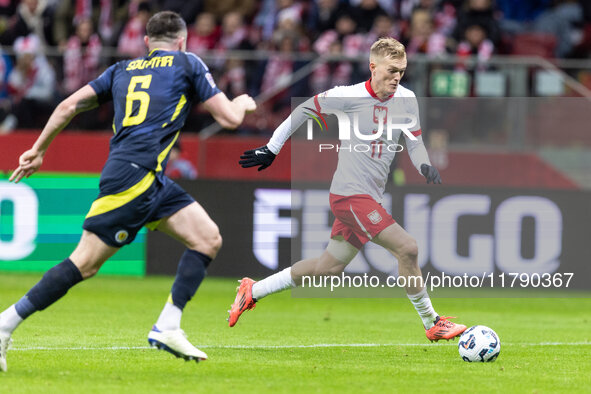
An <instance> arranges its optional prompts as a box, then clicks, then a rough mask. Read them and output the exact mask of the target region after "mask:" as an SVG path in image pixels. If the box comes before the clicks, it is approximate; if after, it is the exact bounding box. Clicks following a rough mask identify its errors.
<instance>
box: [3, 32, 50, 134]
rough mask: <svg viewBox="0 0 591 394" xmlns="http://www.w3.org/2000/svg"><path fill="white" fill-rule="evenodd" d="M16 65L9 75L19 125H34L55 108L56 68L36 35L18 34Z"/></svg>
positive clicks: (14, 109) (15, 46)
mask: <svg viewBox="0 0 591 394" xmlns="http://www.w3.org/2000/svg"><path fill="white" fill-rule="evenodd" d="M14 51H15V53H16V65H15V67H14V68H13V69H12V71H11V72H10V75H9V76H8V92H9V94H10V96H11V99H12V104H13V113H14V114H15V115H16V118H17V119H18V123H19V126H21V127H33V126H34V125H35V121H36V120H37V119H39V118H46V117H47V116H49V114H50V113H51V111H52V110H53V99H54V95H55V72H54V71H53V68H51V66H50V65H49V63H48V62H47V59H46V58H45V55H43V52H42V46H41V40H39V38H38V37H37V36H35V35H29V36H27V37H19V38H18V39H17V40H16V41H15V43H14Z"/></svg>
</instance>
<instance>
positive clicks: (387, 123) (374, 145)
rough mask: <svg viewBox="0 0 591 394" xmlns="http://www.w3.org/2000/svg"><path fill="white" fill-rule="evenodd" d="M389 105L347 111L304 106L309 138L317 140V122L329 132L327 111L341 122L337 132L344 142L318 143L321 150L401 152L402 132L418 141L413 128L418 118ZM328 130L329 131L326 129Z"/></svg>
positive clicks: (338, 122) (377, 153) (375, 152)
mask: <svg viewBox="0 0 591 394" xmlns="http://www.w3.org/2000/svg"><path fill="white" fill-rule="evenodd" d="M388 112H389V111H388V107H386V106H380V105H373V106H372V108H362V109H360V110H359V111H351V112H344V111H342V110H339V109H334V108H326V109H324V108H323V109H322V112H320V111H318V110H316V109H314V108H311V107H304V114H305V115H306V116H307V117H308V119H307V124H306V127H307V139H308V140H310V141H311V140H314V124H316V125H317V126H318V128H320V132H321V133H324V132H328V129H329V127H328V123H327V120H326V116H327V115H335V116H336V118H337V125H338V133H339V134H338V136H339V140H340V141H341V144H330V143H319V144H318V152H324V151H337V152H339V151H342V150H346V151H348V152H357V153H371V154H372V156H374V155H378V156H381V154H382V153H383V152H385V151H388V152H401V151H402V150H403V149H404V147H403V146H402V145H400V144H398V143H397V141H398V139H399V138H400V135H401V133H403V134H405V135H406V136H407V138H409V139H410V140H412V141H416V140H417V137H415V136H414V135H413V134H412V132H411V130H412V129H414V128H415V127H416V126H417V124H418V122H417V117H416V116H415V115H414V114H412V113H396V114H391V115H389V114H388ZM327 134H328V133H327Z"/></svg>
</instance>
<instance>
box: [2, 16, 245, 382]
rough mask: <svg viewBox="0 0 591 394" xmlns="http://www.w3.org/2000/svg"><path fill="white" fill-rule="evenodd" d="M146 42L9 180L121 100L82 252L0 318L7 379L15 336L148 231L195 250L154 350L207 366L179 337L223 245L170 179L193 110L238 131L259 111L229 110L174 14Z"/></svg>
mask: <svg viewBox="0 0 591 394" xmlns="http://www.w3.org/2000/svg"><path fill="white" fill-rule="evenodd" d="M146 31H147V36H146V37H145V38H144V40H145V42H146V46H147V47H148V49H149V54H148V56H146V57H143V58H138V59H135V60H127V61H121V62H118V63H116V64H114V65H113V66H111V67H109V68H108V69H107V70H106V71H105V72H104V73H103V74H102V75H101V76H99V77H98V78H97V79H96V80H94V81H92V82H90V83H89V84H88V85H86V86H84V87H82V88H81V89H80V90H78V91H77V92H75V93H74V94H72V95H71V96H70V97H68V98H66V99H65V100H64V101H63V102H61V103H60V104H59V105H58V106H57V108H56V109H55V111H54V112H53V114H52V115H51V117H50V118H49V120H48V122H47V125H46V126H45V128H44V129H43V131H42V132H41V135H40V136H39V138H38V139H37V141H36V142H35V144H34V145H33V147H32V148H31V149H30V150H28V151H26V152H24V153H23V154H22V155H21V157H20V159H19V166H18V168H17V169H16V170H15V171H14V172H13V174H12V176H11V177H10V181H14V182H18V181H20V180H21V179H22V178H23V177H28V176H30V175H31V174H33V173H34V172H36V171H37V170H38V169H39V168H40V166H41V164H42V161H43V156H44V155H45V152H46V151H47V149H48V147H49V144H50V143H51V141H52V140H53V138H55V136H56V135H57V134H58V133H59V132H60V131H61V130H62V129H63V128H64V127H65V126H66V125H67V124H68V123H69V121H70V120H71V119H72V118H73V117H74V116H75V115H76V114H78V113H80V112H83V111H87V110H90V109H92V108H95V107H97V106H98V105H100V104H101V103H103V102H105V101H108V100H113V104H114V111H115V116H114V122H113V131H114V133H115V135H114V136H113V137H112V138H111V143H110V153H109V158H108V160H107V162H106V164H105V166H104V168H103V171H102V174H101V178H100V185H99V189H100V192H99V195H98V198H97V199H96V200H95V201H94V203H93V204H92V206H91V208H90V211H89V212H88V215H87V216H86V220H85V221H84V225H83V228H84V231H83V233H82V237H81V239H80V242H79V244H78V246H77V247H76V249H75V250H74V252H73V253H72V254H71V255H70V256H69V257H68V258H67V259H65V260H64V261H63V262H61V263H60V264H58V265H56V266H55V267H53V268H51V269H50V270H49V271H47V272H46V273H45V275H44V276H43V278H42V279H41V280H40V281H39V282H38V283H37V284H36V285H35V286H34V287H33V288H32V289H31V290H30V291H29V292H28V293H27V294H26V295H25V296H24V297H23V298H22V299H20V300H19V301H18V302H17V303H16V304H14V305H12V306H10V307H9V308H8V309H6V310H5V311H4V312H2V313H1V314H0V370H1V371H6V369H7V367H6V352H7V350H8V345H9V342H10V337H11V334H12V332H13V331H14V330H15V329H16V327H17V326H18V325H19V324H20V323H21V322H22V321H23V320H24V319H26V318H27V317H28V316H29V315H31V314H32V313H34V312H36V311H40V310H43V309H45V308H47V307H48V306H49V305H51V304H53V303H54V302H55V301H57V300H58V299H59V298H61V297H62V296H63V295H65V294H66V292H67V291H68V290H69V289H70V288H71V287H72V286H74V285H75V284H77V283H78V282H80V281H82V280H84V279H87V278H90V277H92V276H93V275H94V274H96V273H97V272H98V270H99V269H100V267H101V266H102V264H103V263H104V262H105V261H106V260H107V259H109V258H110V257H111V256H112V255H113V254H115V253H116V252H117V251H118V250H119V248H120V247H122V246H123V245H126V244H128V243H130V242H131V241H133V239H134V238H135V236H136V234H137V232H138V231H139V230H140V229H141V228H142V227H143V226H146V227H148V228H150V229H153V230H155V229H157V230H159V231H162V232H164V233H166V234H168V235H170V236H172V237H173V238H175V239H177V240H179V241H181V242H182V243H183V244H184V245H185V246H186V247H187V250H186V251H185V253H184V254H183V256H182V257H181V260H180V262H179V265H178V271H177V276H176V278H175V281H174V284H173V286H172V290H171V293H170V296H169V298H168V301H167V302H166V304H165V306H164V309H163V311H162V313H161V314H160V317H159V318H158V320H157V321H156V324H155V325H154V327H153V328H152V330H151V331H150V332H149V334H148V341H149V342H150V344H152V345H153V346H156V347H158V348H159V349H164V350H167V351H169V352H171V353H173V354H174V355H176V356H177V357H182V358H184V359H186V360H191V359H194V360H197V361H199V360H204V359H207V355H206V354H205V353H203V352H202V351H200V350H199V349H197V348H196V347H194V346H193V345H192V344H191V343H190V342H189V341H188V340H187V338H186V336H185V334H184V332H183V331H182V330H181V328H180V320H181V315H182V310H183V308H184V307H185V305H186V303H187V301H189V300H190V299H191V298H192V297H193V295H194V294H195V292H196V291H197V288H198V287H199V285H200V283H201V281H202V280H203V277H204V275H205V269H206V268H207V266H208V265H209V263H210V262H211V260H212V259H213V258H214V257H215V256H216V254H217V252H218V250H219V248H220V246H221V244H222V239H221V236H220V234H219V230H218V227H217V226H216V224H215V223H214V222H213V221H212V220H211V218H210V217H209V216H208V215H207V213H206V212H205V210H204V209H203V208H202V207H201V206H200V205H199V204H198V203H197V202H196V201H195V200H194V199H193V198H192V197H191V196H190V195H189V194H187V193H186V192H185V191H184V190H182V189H181V188H180V187H179V186H178V185H177V184H176V183H174V182H173V181H171V180H170V179H168V178H167V177H166V176H165V175H164V169H165V167H166V162H167V158H168V154H169V151H170V149H171V148H172V146H173V145H174V143H175V142H176V140H177V138H178V135H179V131H180V129H181V128H182V126H183V124H184V122H185V119H186V117H187V114H188V112H189V111H190V109H191V102H192V101H194V100H198V101H202V102H203V104H204V106H205V108H206V109H207V110H208V111H209V112H210V113H211V114H212V116H213V117H214V118H215V120H216V121H218V122H219V123H220V124H221V125H222V126H223V127H226V128H236V127H238V126H239V125H240V123H242V120H243V119H244V115H245V113H246V112H249V111H253V110H254V109H255V108H256V104H255V102H254V100H253V99H252V98H251V97H249V96H247V95H242V96H239V97H237V98H235V99H234V100H232V101H230V100H229V99H228V98H227V97H226V95H224V94H223V93H222V92H221V91H220V90H219V89H218V88H217V87H216V85H215V82H214V81H213V78H212V77H211V74H210V73H209V71H208V69H207V66H206V65H205V64H204V63H203V62H202V61H201V59H199V58H198V57H197V56H195V55H193V54H190V53H185V52H184V50H185V48H186V38H187V28H186V25H185V22H184V21H183V20H182V18H181V17H180V16H179V15H178V14H176V13H174V12H170V11H164V12H160V13H157V14H155V15H154V16H153V17H152V18H151V19H150V20H149V21H148V24H147V25H146Z"/></svg>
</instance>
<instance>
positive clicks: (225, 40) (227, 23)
mask: <svg viewBox="0 0 591 394" xmlns="http://www.w3.org/2000/svg"><path fill="white" fill-rule="evenodd" d="M247 37H248V27H247V26H246V25H245V24H244V17H243V16H242V14H241V13H239V12H230V13H228V14H226V15H224V19H223V20H222V35H221V37H220V40H219V42H218V44H217V45H216V47H217V49H221V50H232V49H239V48H240V47H241V46H242V44H243V43H244V42H245V41H246V39H247Z"/></svg>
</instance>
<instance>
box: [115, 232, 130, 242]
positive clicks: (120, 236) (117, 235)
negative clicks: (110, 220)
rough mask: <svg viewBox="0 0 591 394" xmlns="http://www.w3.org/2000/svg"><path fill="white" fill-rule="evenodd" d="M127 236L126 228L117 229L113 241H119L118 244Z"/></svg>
mask: <svg viewBox="0 0 591 394" xmlns="http://www.w3.org/2000/svg"><path fill="white" fill-rule="evenodd" d="M128 237H129V233H128V232H127V231H126V230H119V231H117V233H115V241H117V242H119V243H120V244H121V243H123V242H125V240H126V239H127V238H128Z"/></svg>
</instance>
